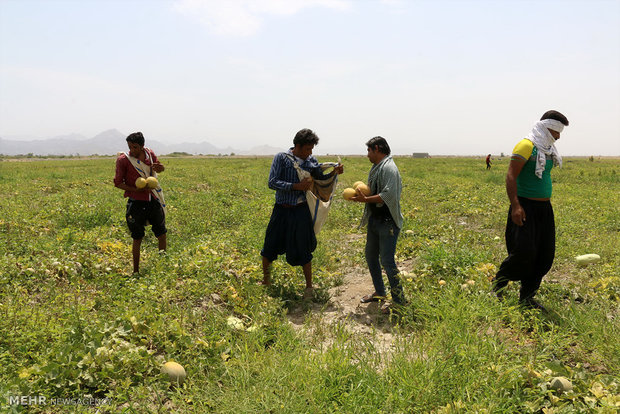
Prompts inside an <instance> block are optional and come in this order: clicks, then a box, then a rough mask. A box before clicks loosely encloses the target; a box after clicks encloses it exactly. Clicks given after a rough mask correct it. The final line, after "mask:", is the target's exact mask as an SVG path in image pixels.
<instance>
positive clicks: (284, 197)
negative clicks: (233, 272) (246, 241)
mask: <svg viewBox="0 0 620 414" xmlns="http://www.w3.org/2000/svg"><path fill="white" fill-rule="evenodd" d="M318 143H319V137H318V136H317V135H316V134H315V133H314V132H313V131H312V130H310V129H302V130H300V131H299V132H297V134H296V135H295V138H294V139H293V147H291V148H289V150H288V151H287V152H280V153H278V154H276V156H275V157H274V158H273V162H272V164H271V170H270V171H269V188H271V189H272V190H276V202H275V205H274V207H273V211H272V213H271V218H270V220H269V224H268V225H267V230H266V232H265V242H264V245H263V249H262V250H261V253H260V254H261V256H262V259H263V281H262V284H263V285H271V263H272V262H273V261H274V260H276V259H277V258H278V255H281V254H285V253H286V261H287V262H288V264H290V265H291V266H301V267H302V269H303V272H304V277H305V279H306V290H305V292H304V296H305V297H310V296H312V294H313V285H312V252H314V250H315V249H316V243H317V242H316V235H315V233H314V226H313V223H312V217H311V215H310V209H309V208H308V203H307V201H306V193H305V192H306V190H309V189H310V188H311V187H312V184H313V180H312V178H309V177H308V178H306V179H304V180H303V181H300V180H299V177H298V173H297V170H296V169H295V164H297V166H299V167H300V168H301V169H303V170H305V171H308V172H309V173H310V175H311V176H312V177H313V178H315V179H318V180H324V179H328V178H329V177H332V176H333V175H335V174H342V172H343V166H342V165H340V164H339V165H337V166H336V167H335V168H334V169H333V171H331V172H330V173H329V174H323V170H322V169H321V166H320V164H319V162H318V161H317V160H316V158H314V157H313V156H312V150H313V149H314V146H315V145H317V144H318Z"/></svg>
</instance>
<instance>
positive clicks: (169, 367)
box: [161, 361, 187, 384]
mask: <svg viewBox="0 0 620 414" xmlns="http://www.w3.org/2000/svg"><path fill="white" fill-rule="evenodd" d="M161 372H162V373H163V374H167V375H168V378H170V381H172V382H174V383H177V384H182V383H183V381H185V377H187V373H186V372H185V368H183V366H182V365H181V364H179V363H176V362H174V361H168V362H166V363H165V364H164V366H163V367H161Z"/></svg>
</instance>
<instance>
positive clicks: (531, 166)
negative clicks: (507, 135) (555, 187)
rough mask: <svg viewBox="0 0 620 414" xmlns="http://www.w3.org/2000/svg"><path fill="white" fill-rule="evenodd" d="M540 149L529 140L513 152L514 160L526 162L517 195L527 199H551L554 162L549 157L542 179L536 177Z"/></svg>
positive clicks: (518, 180) (519, 144) (521, 142)
mask: <svg viewBox="0 0 620 414" xmlns="http://www.w3.org/2000/svg"><path fill="white" fill-rule="evenodd" d="M537 156H538V148H536V147H535V146H534V144H533V143H532V141H530V140H529V139H523V140H521V141H520V142H519V143H518V144H517V146H515V148H514V150H513V151H512V158H513V159H515V158H519V159H524V160H526V162H525V165H524V166H523V169H522V170H521V173H519V176H518V177H517V195H518V196H519V197H525V198H551V192H552V186H551V168H553V160H552V159H551V157H547V162H546V163H545V169H544V171H543V173H542V178H538V176H537V175H536V158H537Z"/></svg>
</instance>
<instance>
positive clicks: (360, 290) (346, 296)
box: [288, 268, 395, 354]
mask: <svg viewBox="0 0 620 414" xmlns="http://www.w3.org/2000/svg"><path fill="white" fill-rule="evenodd" d="M373 291H374V288H373V285H372V281H371V278H370V274H369V273H368V269H365V268H353V269H351V270H350V272H348V273H346V274H344V275H343V284H342V285H341V286H337V287H334V288H332V289H330V290H329V294H330V299H329V301H328V302H327V303H316V302H312V301H307V302H304V303H301V304H299V305H298V306H297V307H295V308H293V309H291V310H290V312H289V314H288V318H289V323H290V324H291V325H292V326H293V327H294V328H295V329H296V330H298V331H300V332H305V333H307V334H309V335H312V334H313V333H316V332H315V331H316V328H317V327H319V326H321V327H326V326H334V325H337V324H340V326H341V327H343V328H344V329H346V330H347V331H348V332H349V333H351V334H353V335H356V336H358V337H359V336H362V337H363V338H365V339H367V340H369V341H371V342H372V343H373V344H374V346H375V348H376V349H377V350H378V351H379V352H381V354H385V353H387V352H389V350H390V349H391V348H392V346H393V342H394V339H395V336H394V333H393V324H392V323H391V322H390V318H389V316H387V315H383V314H382V313H381V311H380V306H379V304H378V303H377V302H372V303H369V304H363V303H360V298H361V297H362V296H364V295H366V294H368V293H371V292H373ZM325 331H326V330H325V329H323V330H322V332H325ZM332 341H333V338H332V337H330V335H325V336H324V337H323V338H322V344H321V345H323V346H325V345H329V344H330V343H331V342H332Z"/></svg>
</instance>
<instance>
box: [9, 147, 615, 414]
mask: <svg viewBox="0 0 620 414" xmlns="http://www.w3.org/2000/svg"><path fill="white" fill-rule="evenodd" d="M319 159H320V160H321V161H334V160H333V159H331V158H330V157H319ZM162 162H163V163H164V165H165V166H166V171H165V172H164V173H162V174H160V176H159V178H160V183H161V185H162V187H163V188H164V191H165V194H166V201H167V203H168V205H169V207H168V216H167V227H168V246H169V247H168V252H167V254H166V255H160V254H158V251H157V241H156V239H155V238H154V236H153V235H152V233H150V230H149V231H148V232H147V236H146V237H145V239H144V242H143V244H142V262H141V270H142V273H141V275H139V276H136V277H134V276H132V274H131V239H130V236H129V234H128V230H127V227H126V224H125V218H124V212H125V200H124V199H123V197H122V191H120V190H118V189H116V188H114V186H113V185H112V178H113V175H114V158H101V159H92V160H88V159H64V160H37V161H28V160H26V161H17V160H8V159H5V160H3V161H1V162H0V200H1V202H0V271H1V275H0V332H1V333H2V335H0V360H1V364H0V411H3V412H5V411H9V412H11V411H14V412H20V411H29V412H37V411H40V412H58V411H69V412H74V411H77V412H94V410H95V408H93V407H89V406H87V405H79V404H78V405H71V406H68V405H56V406H54V405H51V404H49V403H47V404H40V405H31V406H20V405H16V404H10V398H11V397H14V396H44V397H46V398H47V401H50V400H51V399H52V398H65V399H78V398H81V399H85V398H99V399H103V398H107V400H106V402H105V404H104V405H101V406H99V407H97V409H99V410H100V412H122V411H125V412H139V413H141V412H239V413H247V412H249V413H253V412H256V413H304V412H308V413H327V412H344V413H418V412H420V413H425V412H433V413H472V412H478V413H514V412H520V413H577V412H579V413H581V412H601V413H616V412H618V410H619V409H620V340H619V338H620V310H619V309H620V306H619V303H620V272H619V269H620V249H619V247H618V245H619V244H620V237H619V235H620V161H619V160H617V159H594V160H588V159H565V162H564V168H562V169H554V170H553V172H552V177H553V180H554V188H553V190H554V193H553V206H554V210H555V216H556V227H557V252H556V259H555V263H554V266H553V268H552V270H551V272H550V273H549V274H548V275H547V276H546V277H545V279H544V280H543V284H542V287H541V290H540V292H539V294H538V296H537V297H538V298H539V299H540V301H541V302H542V303H544V304H545V305H546V306H547V307H548V308H549V309H550V312H549V313H548V314H541V313H539V312H535V311H529V310H528V311H526V310H523V309H521V308H520V307H519V306H518V304H517V297H518V287H517V286H515V285H514V284H511V285H510V287H509V292H508V299H507V300H506V301H504V302H501V303H500V302H498V301H497V299H496V298H495V297H494V296H493V295H491V294H489V291H490V278H491V277H492V276H493V275H494V272H495V271H496V269H497V267H498V266H499V264H500V263H501V261H502V260H503V258H504V256H505V245H504V241H503V232H504V226H505V222H506V216H507V209H508V202H507V197H506V195H505V189H504V176H505V172H506V169H507V165H508V160H506V159H504V160H501V161H499V160H496V161H494V164H493V168H492V170H490V171H486V170H485V165H484V160H483V159H474V158H433V159H411V158H397V159H396V163H397V165H398V166H399V168H400V171H401V174H402V178H403V188H404V189H403V198H402V208H403V214H404V216H405V224H404V228H403V229H402V230H403V231H402V233H401V237H400V239H399V243H398V248H397V260H398V263H399V267H400V269H401V271H402V273H403V281H404V286H405V293H406V295H407V297H408V299H409V301H410V305H409V306H408V307H407V308H406V309H405V311H404V314H403V316H402V317H401V318H395V317H388V316H381V315H377V314H373V311H372V308H370V309H366V308H365V305H364V306H363V307H361V308H359V309H358V310H356V312H358V313H359V314H361V315H362V316H367V317H368V318H369V319H368V320H369V321H370V322H369V324H367V325H366V326H367V327H368V328H369V329H370V331H371V333H368V330H366V331H364V332H361V331H360V330H356V326H357V325H359V321H356V320H354V318H347V317H346V315H344V316H345V317H342V318H339V319H338V318H337V319H335V320H334V322H330V320H326V319H325V318H324V314H327V313H328V312H333V306H331V305H330V304H332V301H333V300H335V293H334V292H335V291H336V289H335V288H339V289H347V287H348V286H350V285H351V282H350V278H351V277H353V276H355V275H358V276H359V277H361V278H362V279H361V280H366V281H367V285H368V287H369V289H372V288H371V286H372V285H371V282H370V276H369V275H368V274H367V270H366V268H365V261H364V257H363V247H364V230H363V229H359V228H358V225H359V221H360V218H361V213H362V206H361V205H360V204H358V203H351V202H346V201H344V200H342V199H341V198H340V197H337V198H336V199H335V203H334V204H333V207H332V209H331V212H330V216H329V219H328V221H327V223H326V225H325V227H324V229H323V231H322V232H321V234H320V235H319V237H318V241H319V246H318V248H317V250H316V252H315V259H314V261H313V267H314V275H315V285H316V286H317V287H318V289H317V295H316V297H315V298H314V300H313V301H310V302H308V301H304V300H303V298H302V293H303V286H304V283H303V275H302V273H301V269H300V268H292V267H290V266H288V265H286V263H283V261H282V260H278V261H277V262H275V263H274V269H273V279H274V286H273V287H272V288H270V289H265V288H264V287H261V286H258V285H257V283H256V282H257V281H259V280H260V279H261V278H262V271H261V268H260V254H259V252H260V248H261V246H262V241H263V238H264V231H265V228H266V225H267V222H268V220H269V216H270V213H271V209H272V206H273V200H274V194H273V191H271V190H269V188H268V187H267V176H268V173H269V167H270V164H271V158H179V157H174V158H166V157H163V158H162ZM342 162H343V164H344V165H345V173H344V174H343V175H342V176H340V181H339V184H338V188H339V191H340V190H341V189H343V188H344V187H346V186H350V185H351V184H352V183H353V182H355V181H358V180H364V181H365V179H366V177H367V173H368V170H369V168H370V163H369V162H368V160H367V159H366V158H363V157H346V158H344V159H343V160H342ZM586 253H597V254H599V255H600V256H601V258H602V260H601V262H600V263H598V264H595V265H590V266H588V267H585V268H579V267H577V266H576V264H575V261H574V257H575V256H577V255H580V254H586ZM363 276H367V278H363ZM440 280H443V281H445V282H446V283H445V284H440V283H439V281H440ZM367 293H369V292H367ZM355 300H357V299H355ZM330 306H331V307H330ZM330 309H331V310H330ZM335 312H336V313H337V311H335ZM292 314H295V315H296V316H297V317H298V318H299V317H301V318H302V320H305V324H304V326H303V327H301V328H300V327H298V326H295V325H294V324H292V323H291V322H290V318H291V315H292ZM366 314H367V315H366ZM231 316H234V317H236V318H238V319H240V320H241V321H242V325H241V326H236V327H235V326H231V324H230V323H229V317H231ZM341 316H343V315H341ZM356 324H357V325H356ZM372 332H375V333H376V334H372ZM379 337H381V338H384V339H385V338H390V341H389V343H388V346H380V343H379V341H378V340H377V338H379ZM168 360H174V361H177V362H179V363H180V364H182V365H183V366H184V367H185V369H186V371H187V380H186V381H185V382H184V383H183V384H182V385H180V386H171V384H170V381H169V380H168V379H167V378H166V377H165V376H164V375H163V374H161V373H160V369H161V366H162V365H163V363H164V362H166V361H168ZM556 376H564V377H566V378H568V379H569V380H570V381H571V382H572V384H573V387H574V389H573V391H572V392H568V393H558V392H555V391H552V390H550V389H549V382H550V381H551V379H552V378H553V377H556Z"/></svg>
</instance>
